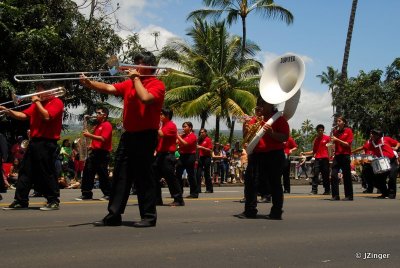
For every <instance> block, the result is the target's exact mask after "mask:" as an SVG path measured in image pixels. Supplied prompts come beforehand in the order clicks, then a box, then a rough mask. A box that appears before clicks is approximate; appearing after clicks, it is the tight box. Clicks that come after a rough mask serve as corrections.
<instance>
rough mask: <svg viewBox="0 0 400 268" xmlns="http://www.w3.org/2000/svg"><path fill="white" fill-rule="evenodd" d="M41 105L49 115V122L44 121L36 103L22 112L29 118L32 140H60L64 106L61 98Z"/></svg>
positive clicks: (49, 100) (52, 99)
mask: <svg viewBox="0 0 400 268" xmlns="http://www.w3.org/2000/svg"><path fill="white" fill-rule="evenodd" d="M41 103H42V106H43V108H44V109H45V110H47V112H48V113H49V116H50V119H49V120H44V119H43V117H42V115H41V113H40V112H39V110H38V109H37V108H36V103H32V104H31V106H29V107H28V108H27V109H25V110H24V111H22V112H23V113H24V114H26V115H27V116H28V117H29V123H30V128H29V129H30V131H31V134H30V135H31V138H46V139H52V140H59V139H60V133H61V126H62V115H63V111H64V104H63V102H62V101H61V100H60V99H59V98H51V99H48V100H46V101H43V102H41Z"/></svg>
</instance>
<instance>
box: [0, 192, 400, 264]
mask: <svg viewBox="0 0 400 268" xmlns="http://www.w3.org/2000/svg"><path fill="white" fill-rule="evenodd" d="M320 187H321V186H320ZM354 189H355V193H356V195H355V201H353V202H343V201H337V202H332V201H328V200H326V199H327V198H329V197H327V196H322V195H317V196H310V195H308V193H309V192H310V186H293V187H292V193H291V194H288V195H285V204H284V210H285V213H284V214H283V221H272V220H266V219H264V218H263V217H262V215H266V214H268V212H269V208H270V204H259V213H260V215H261V216H260V217H259V218H258V219H238V218H235V217H233V215H234V214H238V213H240V212H242V211H243V206H244V205H243V204H241V203H239V202H238V201H239V200H240V199H241V198H242V194H243V187H235V186H231V187H215V192H214V193H213V194H201V195H200V198H199V199H197V200H186V206H185V207H167V206H163V207H158V222H157V227H155V228H147V229H138V228H134V227H132V221H134V220H139V216H138V215H139V212H138V207H137V202H136V196H131V197H130V200H129V203H128V207H127V209H126V212H125V214H124V215H123V221H124V222H123V226H120V227H94V226H92V225H91V224H90V223H91V222H93V221H95V220H99V219H101V218H102V217H103V216H104V215H105V214H106V206H107V202H105V201H80V202H78V201H74V198H75V197H77V196H79V195H80V191H79V190H62V193H61V194H62V203H61V209H60V210H59V211H40V210H39V207H40V206H42V204H43V202H44V199H43V198H32V199H31V203H30V207H31V208H30V209H29V210H24V211H3V210H1V211H0V219H1V220H0V237H1V242H2V247H1V251H0V252H1V253H0V258H1V261H0V264H1V267H7V268H8V267H13V268H15V267H119V268H122V267H243V266H245V267H399V265H400V264H399V260H400V242H399V238H400V232H399V223H400V212H399V207H400V202H399V198H397V199H396V200H389V199H385V200H377V199H374V198H373V197H374V196H376V194H372V195H371V194H370V195H365V194H361V192H362V189H361V188H360V186H359V185H355V186H354ZM320 190H322V189H321V188H320ZM186 191H187V189H186ZM186 193H187V192H186ZM341 193H343V188H341ZM13 194H14V191H9V192H8V193H6V194H3V197H4V200H3V201H1V202H0V205H1V206H6V205H8V204H9V202H11V201H12V197H13ZM163 196H164V197H165V198H164V202H166V203H167V202H171V199H170V198H168V197H169V194H168V192H167V189H166V188H164V189H163ZM99 197H101V193H100V192H99V190H96V192H95V198H99ZM385 254H386V255H385ZM357 257H359V258H357ZM369 257H373V259H370V258H369Z"/></svg>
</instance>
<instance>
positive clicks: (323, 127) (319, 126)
mask: <svg viewBox="0 0 400 268" xmlns="http://www.w3.org/2000/svg"><path fill="white" fill-rule="evenodd" d="M320 128H322V129H323V130H325V126H324V125H323V124H319V125H317V126H316V127H315V130H318V129H320Z"/></svg>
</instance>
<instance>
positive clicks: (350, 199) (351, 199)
mask: <svg viewBox="0 0 400 268" xmlns="http://www.w3.org/2000/svg"><path fill="white" fill-rule="evenodd" d="M342 201H353V197H345V198H343V199H342Z"/></svg>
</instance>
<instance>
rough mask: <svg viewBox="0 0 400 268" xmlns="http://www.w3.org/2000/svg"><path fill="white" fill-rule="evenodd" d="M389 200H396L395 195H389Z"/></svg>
mask: <svg viewBox="0 0 400 268" xmlns="http://www.w3.org/2000/svg"><path fill="white" fill-rule="evenodd" d="M388 197H389V199H396V194H389V196H388Z"/></svg>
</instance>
